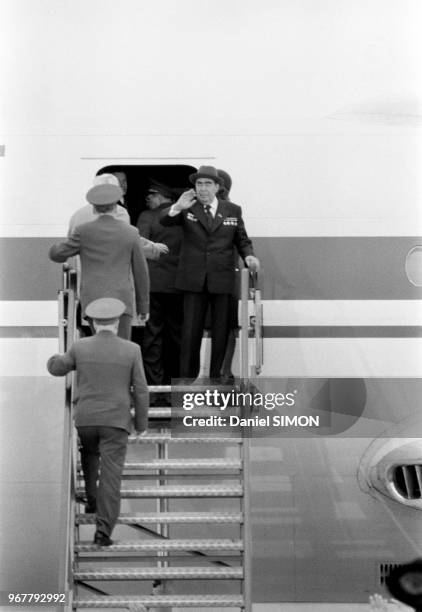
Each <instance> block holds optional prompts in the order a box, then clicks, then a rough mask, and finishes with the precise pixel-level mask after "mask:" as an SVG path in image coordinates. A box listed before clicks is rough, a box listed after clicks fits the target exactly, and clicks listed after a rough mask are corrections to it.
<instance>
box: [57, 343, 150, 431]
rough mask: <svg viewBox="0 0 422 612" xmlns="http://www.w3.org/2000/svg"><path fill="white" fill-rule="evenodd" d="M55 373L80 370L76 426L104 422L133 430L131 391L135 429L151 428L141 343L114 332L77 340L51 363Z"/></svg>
mask: <svg viewBox="0 0 422 612" xmlns="http://www.w3.org/2000/svg"><path fill="white" fill-rule="evenodd" d="M47 369H48V371H49V372H50V374H52V375H53V376H65V375H66V374H67V373H68V372H70V371H71V370H76V374H77V389H78V392H77V394H78V397H77V399H76V412H75V425H76V426H77V427H81V426H87V425H97V426H98V425H103V426H107V427H118V428H120V429H125V430H127V431H128V432H129V433H130V431H131V415H130V405H131V393H130V387H131V385H133V400H134V404H135V429H136V430H137V431H143V430H144V429H146V428H147V420H148V404H149V395H148V387H147V384H146V381H145V375H144V369H143V366H142V357H141V350H140V348H139V346H138V345H137V344H135V343H133V342H130V341H129V340H123V339H122V338H119V337H118V336H116V335H115V334H113V333H112V332H110V331H100V332H99V333H98V334H96V335H95V336H91V337H90V338H83V339H82V340H78V341H77V342H75V343H74V344H73V345H72V346H71V348H70V349H69V351H67V352H66V353H65V354H64V355H53V356H52V357H50V359H49V360H48V362H47Z"/></svg>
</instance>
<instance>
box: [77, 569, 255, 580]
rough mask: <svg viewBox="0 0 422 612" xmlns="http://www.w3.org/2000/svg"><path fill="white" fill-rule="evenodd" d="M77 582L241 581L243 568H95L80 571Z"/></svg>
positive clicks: (78, 571)
mask: <svg viewBox="0 0 422 612" xmlns="http://www.w3.org/2000/svg"><path fill="white" fill-rule="evenodd" d="M74 578H75V580H160V579H163V580H192V579H195V580H196V579H197V580H241V579H242V578H243V568H242V567H107V568H98V567H93V568H89V569H83V570H82V569H78V570H76V571H75V572H74Z"/></svg>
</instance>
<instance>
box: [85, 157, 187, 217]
mask: <svg viewBox="0 0 422 612" xmlns="http://www.w3.org/2000/svg"><path fill="white" fill-rule="evenodd" d="M196 170H197V169H196V168H195V166H185V165H176V166H167V165H166V166H158V165H154V166H132V165H124V164H123V165H122V164H113V165H109V166H103V167H102V168H100V169H99V170H98V172H97V174H102V173H104V172H111V173H112V172H124V173H125V174H126V178H127V193H126V203H127V208H128V212H129V215H130V222H131V223H132V225H136V222H137V220H138V217H139V215H140V213H141V212H142V211H143V210H145V209H146V206H145V195H146V192H147V189H148V185H149V182H150V180H151V179H153V180H156V181H159V182H160V183H164V184H165V185H168V186H169V187H172V188H173V189H175V191H176V193H177V192H179V193H182V192H183V191H185V190H186V189H189V188H190V187H192V185H191V183H190V182H189V175H190V174H192V173H193V172H196Z"/></svg>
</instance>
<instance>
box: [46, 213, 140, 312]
mask: <svg viewBox="0 0 422 612" xmlns="http://www.w3.org/2000/svg"><path fill="white" fill-rule="evenodd" d="M73 255H80V257H81V268H82V272H81V303H82V310H83V313H85V308H86V307H87V305H88V304H89V303H90V302H92V301H93V300H96V299H98V298H102V297H113V298H117V299H119V300H122V302H124V303H125V304H126V311H125V312H126V313H128V314H133V288H132V279H131V273H132V272H133V282H134V285H135V298H136V310H137V312H138V314H145V313H147V312H148V309H149V276H148V266H147V263H146V260H145V255H144V252H143V250H142V247H141V243H140V240H139V234H138V231H137V229H136V227H133V226H132V225H127V224H126V223H124V222H123V221H119V220H117V219H115V218H114V217H112V216H111V215H100V216H99V217H98V218H97V219H96V220H95V221H91V222H90V223H84V224H83V225H80V226H79V227H77V228H76V229H75V231H74V232H73V234H72V235H71V236H70V238H67V240H65V241H64V242H60V243H59V244H55V245H53V246H52V247H51V249H50V252H49V256H50V259H52V260H53V261H56V262H59V263H62V262H64V261H66V259H67V258H68V257H71V256H73Z"/></svg>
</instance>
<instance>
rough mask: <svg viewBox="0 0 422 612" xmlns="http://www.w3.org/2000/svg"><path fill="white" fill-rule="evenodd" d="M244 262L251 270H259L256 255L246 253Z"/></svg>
mask: <svg viewBox="0 0 422 612" xmlns="http://www.w3.org/2000/svg"><path fill="white" fill-rule="evenodd" d="M245 264H246V265H247V266H248V268H249V269H250V270H252V272H259V268H260V265H259V259H258V257H255V256H254V255H247V257H245Z"/></svg>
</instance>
